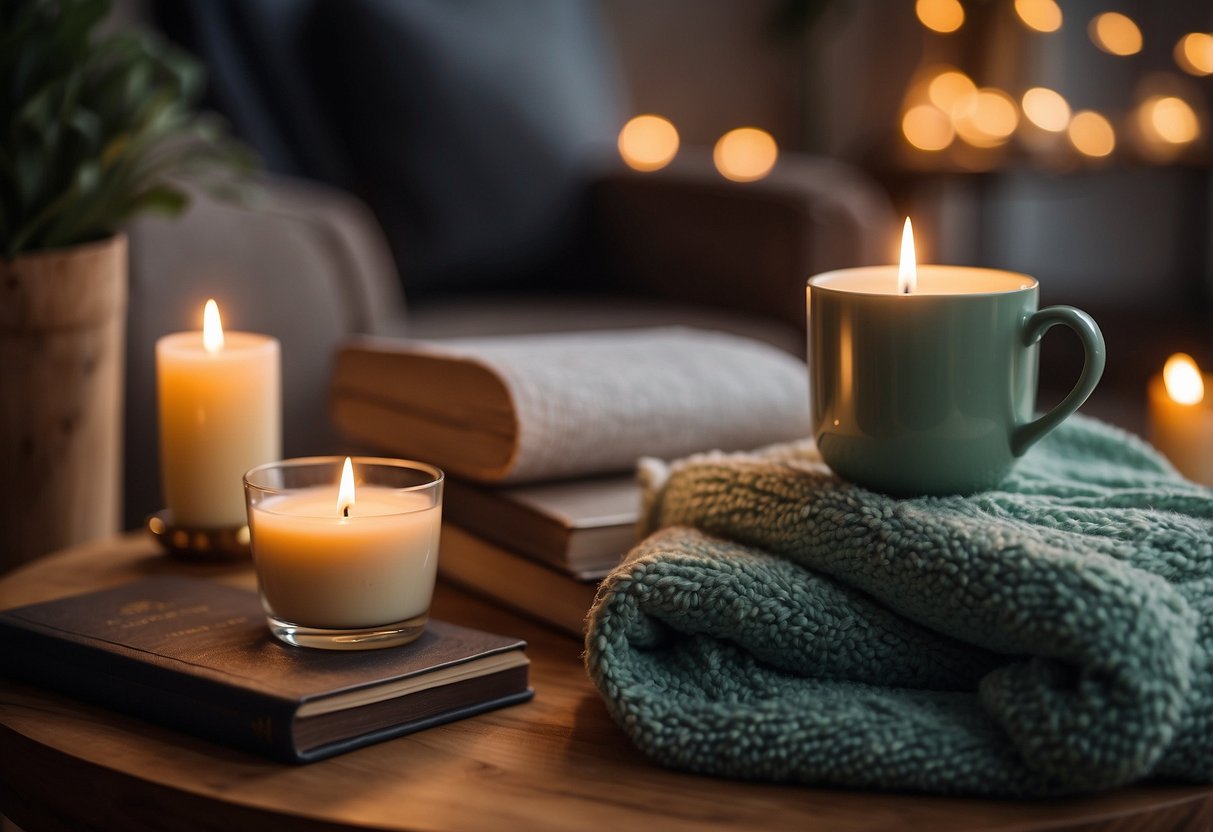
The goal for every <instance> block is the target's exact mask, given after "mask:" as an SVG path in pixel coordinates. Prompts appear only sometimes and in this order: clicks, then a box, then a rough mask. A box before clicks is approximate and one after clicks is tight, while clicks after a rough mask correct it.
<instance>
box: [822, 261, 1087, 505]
mask: <svg viewBox="0 0 1213 832" xmlns="http://www.w3.org/2000/svg"><path fill="white" fill-rule="evenodd" d="M1038 294H1039V290H1038V286H1037V282H1036V280H1035V279H1034V278H1032V277H1029V276H1027V275H1023V274H1015V273H1013V272H1004V271H995V270H992V269H974V268H962V267H955V266H920V267H918V284H917V287H916V289H915V290H914V291H913V292H912V293H909V294H902V293H899V292H898V291H897V267H896V266H887V267H886V266H873V267H870V268H858V269H842V270H839V271H833V272H827V273H825V274H819V275H817V276H816V277H813V278H811V279H810V280H809V283H808V320H809V372H810V382H811V391H812V412H813V420H814V425H813V432H814V436H815V437H816V440H817V446H818V449H819V450H820V452H821V455H822V457H823V458H824V459H825V462H826V464H827V465H829V466H830V468H831V469H832V470H833V471H834V472H835V473H836V474H838V475H839V476H841V477H842V478H844V479H846V480H850V481H851V482H854V483H857V484H859V485H862V486H865V487H867V488H871V489H874V490H877V491H882V492H885V493H888V494H894V495H898V496H916V495H922V494H968V493H972V492H975V491H982V490H985V489H987V488H991V487H993V486H995V485H997V484H998V483H999V482H1000V481H1001V480H1002V479H1003V478H1004V477H1005V476H1006V475H1007V474H1008V473H1009V472H1010V470H1011V467H1012V465H1014V463H1015V460H1016V459H1017V458H1018V457H1020V456H1022V455H1023V453H1024V452H1025V451H1026V450H1027V449H1028V448H1030V447H1031V446H1032V444H1033V443H1035V442H1036V441H1037V440H1039V439H1040V438H1041V437H1042V436H1044V435H1045V434H1046V433H1048V432H1049V431H1051V430H1052V429H1053V428H1055V427H1057V426H1058V425H1059V424H1061V422H1062V421H1063V420H1064V419H1065V418H1066V417H1068V416H1069V415H1070V414H1072V413H1073V412H1074V411H1075V410H1077V409H1078V407H1079V406H1080V405H1081V404H1082V403H1083V402H1084V401H1086V399H1087V397H1088V396H1089V395H1091V391H1092V390H1094V389H1095V385H1096V384H1098V383H1099V377H1100V376H1101V375H1102V374H1103V368H1104V361H1105V352H1104V341H1103V335H1102V334H1101V333H1100V331H1099V327H1098V326H1097V325H1096V323H1095V321H1094V320H1092V319H1091V317H1090V316H1089V315H1087V314H1086V313H1085V312H1082V311H1080V310H1078V309H1075V308H1073V307H1070V306H1050V307H1048V308H1046V309H1041V310H1040V311H1037V298H1038ZM1056 324H1063V325H1065V326H1068V327H1069V328H1070V329H1072V330H1074V332H1075V333H1076V334H1077V335H1078V338H1079V340H1080V341H1081V342H1082V345H1083V349H1084V351H1085V353H1086V361H1085V363H1084V366H1083V369H1082V373H1081V375H1079V378H1078V383H1077V384H1075V385H1074V389H1073V390H1071V391H1070V393H1069V395H1067V396H1066V397H1065V399H1063V400H1062V402H1061V403H1060V404H1058V405H1057V406H1056V407H1055V408H1053V409H1052V410H1050V411H1049V412H1048V413H1046V414H1045V415H1043V416H1040V417H1038V418H1034V414H1035V405H1036V370H1037V346H1036V345H1037V343H1038V342H1039V341H1040V339H1041V336H1043V335H1044V333H1045V332H1047V331H1048V330H1049V329H1050V328H1052V327H1053V326H1054V325H1056Z"/></svg>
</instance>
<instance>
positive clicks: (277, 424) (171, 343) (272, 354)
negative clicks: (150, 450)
mask: <svg viewBox="0 0 1213 832" xmlns="http://www.w3.org/2000/svg"><path fill="white" fill-rule="evenodd" d="M280 363H281V362H280V358H279V347H278V341H277V339H274V338H271V337H269V336H267V335H256V334H253V333H249V332H229V333H227V334H226V335H225V334H224V333H223V329H222V326H221V325H220V323H219V313H218V309H217V308H216V307H215V306H214V301H208V302H207V314H206V326H205V327H204V330H203V332H178V333H174V334H172V335H165V336H164V337H163V338H161V339H160V340H158V341H157V342H156V381H157V388H158V395H159V404H160V467H161V475H162V484H163V487H164V497H165V501H166V502H167V503H168V508H169V510H170V511H171V512H172V515H173V522H174V523H175V524H178V525H181V526H186V527H192V528H226V527H232V526H241V525H244V523H245V522H246V516H247V515H246V512H245V505H244V490H243V485H242V482H241V477H243V475H244V472H245V471H247V470H249V469H250V468H252V467H253V466H255V465H260V464H261V463H263V462H270V461H273V460H276V459H279V458H280V457H281V456H282V404H281V400H282V392H281V389H282V382H281V369H280Z"/></svg>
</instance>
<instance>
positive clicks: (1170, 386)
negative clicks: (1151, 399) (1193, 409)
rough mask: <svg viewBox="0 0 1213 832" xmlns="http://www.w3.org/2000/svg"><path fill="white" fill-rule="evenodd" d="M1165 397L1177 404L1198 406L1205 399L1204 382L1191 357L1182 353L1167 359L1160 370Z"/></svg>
mask: <svg viewBox="0 0 1213 832" xmlns="http://www.w3.org/2000/svg"><path fill="white" fill-rule="evenodd" d="M1162 380H1163V384H1164V385H1166V388H1167V395H1168V396H1170V397H1171V399H1172V400H1173V401H1176V402H1178V403H1179V404H1200V403H1201V402H1202V401H1204V398H1205V382H1204V379H1203V378H1201V377H1200V368H1199V367H1197V366H1196V362H1195V361H1194V360H1192V356H1190V355H1186V354H1184V353H1182V352H1177V353H1175V355H1173V356H1171V357H1170V358H1168V359H1167V363H1166V364H1165V365H1163V368H1162Z"/></svg>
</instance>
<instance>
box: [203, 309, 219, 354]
mask: <svg viewBox="0 0 1213 832" xmlns="http://www.w3.org/2000/svg"><path fill="white" fill-rule="evenodd" d="M202 346H203V347H205V348H206V351H207V352H209V353H211V354H214V353H217V352H219V351H220V350H222V349H223V322H222V321H220V320H219V305H218V304H216V303H215V301H214V299H213V298H212V299H211V300H208V301H207V302H206V309H205V310H204V311H203V313H202Z"/></svg>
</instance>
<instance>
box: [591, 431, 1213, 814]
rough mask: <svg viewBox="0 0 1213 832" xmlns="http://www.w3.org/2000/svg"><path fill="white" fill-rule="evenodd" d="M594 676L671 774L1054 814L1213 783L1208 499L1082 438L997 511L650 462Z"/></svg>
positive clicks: (1135, 445)
mask: <svg viewBox="0 0 1213 832" xmlns="http://www.w3.org/2000/svg"><path fill="white" fill-rule="evenodd" d="M642 479H646V480H647V485H648V488H649V494H648V500H649V506H648V508H649V510H650V512H649V518H650V523H651V525H652V527H653V528H659V529H661V530H660V531H658V532H656V533H655V534H653V535H651V536H650V537H649V538H648V539H647V540H645V541H644V542H642V543H641V544H640V545H639V546H637V547H636V549H635V550H633V552H632V553H631V554H630V555H629V558H628V559H627V560H626V561H625V562H624V563H623V564H622V565H621V566H620V567H619V568H617V569H616V570H615V571H614V572H613V573H612V574H611V575H610V576H609V577H608V578H607V579H606V581H605V582H604V583H603V585H602V588H601V590H600V592H599V595H598V600H597V602H596V603H595V605H594V608H593V610H592V611H591V613H590V618H589V629H588V634H587V637H586V663H587V667H588V670H589V673H590V676H591V677H592V678H593V680H594V682H595V684H596V685H597V687H598V689H599V691H600V692H601V693H602V695H603V697H604V699H605V701H606V703H607V707H608V708H609V710H610V711H611V714H612V715H613V716H614V718H615V720H616V721H617V722H618V723H619V725H620V726H621V727H622V728H623V730H624V731H626V732H627V734H628V735H629V736H630V737H631V738H632V740H633V741H634V742H635V743H636V745H637V746H639V747H640V748H641V749H642V750H643V751H644V752H646V753H647V754H648V755H650V756H651V757H653V758H654V759H656V760H658V761H660V762H661V763H664V764H666V765H669V766H673V767H677V768H682V769H687V770H691V771H698V772H704V773H710V774H717V775H724V776H728V777H741V778H752V779H760V780H773V781H792V782H806V783H817V784H829V785H840V786H856V787H870V788H885V789H898V790H916V791H925V792H939V793H964V794H973V795H1008V796H1035V795H1057V794H1066V793H1075V792H1083V791H1091V790H1097V789H1104V788H1109V787H1114V786H1118V785H1121V784H1125V783H1129V782H1132V781H1135V780H1139V779H1142V778H1146V777H1165V778H1177V779H1180V780H1186V781H1195V782H1205V783H1207V782H1211V781H1213V664H1211V662H1210V651H1211V650H1213V491H1211V490H1209V489H1206V488H1202V487H1200V486H1197V485H1194V484H1191V483H1188V482H1186V481H1184V480H1183V479H1182V478H1180V477H1179V475H1178V474H1176V473H1175V472H1174V470H1173V469H1172V468H1171V466H1170V465H1169V464H1168V463H1166V462H1165V461H1164V460H1163V459H1162V458H1161V457H1159V456H1158V455H1157V454H1156V453H1155V452H1154V451H1153V450H1152V449H1150V448H1149V447H1148V446H1146V445H1145V444H1144V443H1143V442H1141V441H1140V440H1138V439H1136V438H1135V437H1132V436H1130V435H1128V434H1125V433H1123V432H1121V431H1119V430H1117V429H1115V428H1112V427H1109V426H1107V425H1104V424H1102V423H1099V422H1096V421H1094V420H1091V419H1086V418H1082V417H1074V418H1072V419H1071V420H1069V421H1068V422H1066V423H1065V424H1064V425H1063V426H1062V427H1060V428H1058V430H1057V431H1055V432H1054V433H1053V434H1051V435H1050V436H1049V437H1048V438H1046V439H1045V440H1043V441H1042V442H1041V443H1040V444H1039V445H1038V446H1037V447H1036V448H1034V449H1033V450H1032V451H1030V452H1029V453H1028V454H1027V455H1026V456H1025V457H1024V458H1023V459H1022V460H1020V462H1019V463H1018V465H1017V466H1016V468H1015V470H1014V472H1013V474H1012V475H1011V476H1010V478H1009V479H1007V480H1006V481H1005V482H1004V483H1003V484H1002V486H1001V487H1000V488H999V489H998V490H995V491H988V492H984V493H980V494H977V495H974V496H969V497H947V498H921V499H911V500H896V499H892V498H889V497H885V496H882V495H878V494H874V493H872V492H869V491H865V490H863V489H861V488H858V487H856V486H851V485H848V484H846V483H844V482H842V481H840V480H838V479H837V478H836V477H834V476H833V475H832V474H831V473H830V472H829V470H828V469H826V468H825V467H824V466H823V464H822V463H821V461H820V457H818V456H817V454H816V452H815V450H814V448H813V446H812V444H811V443H799V444H792V445H781V446H775V447H772V448H769V449H766V450H764V451H760V452H755V453H752V454H732V455H723V454H713V455H705V456H699V457H692V458H690V459H687V460H684V461H681V462H679V463H675V464H674V465H672V466H670V467H669V468H665V467H664V466H662V465H660V464H659V463H654V462H653V461H646V462H645V463H644V464H642Z"/></svg>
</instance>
